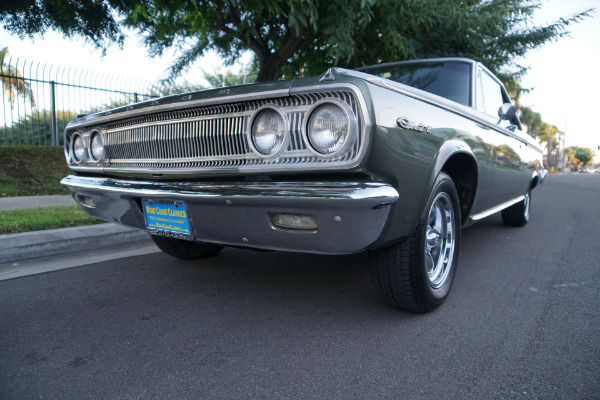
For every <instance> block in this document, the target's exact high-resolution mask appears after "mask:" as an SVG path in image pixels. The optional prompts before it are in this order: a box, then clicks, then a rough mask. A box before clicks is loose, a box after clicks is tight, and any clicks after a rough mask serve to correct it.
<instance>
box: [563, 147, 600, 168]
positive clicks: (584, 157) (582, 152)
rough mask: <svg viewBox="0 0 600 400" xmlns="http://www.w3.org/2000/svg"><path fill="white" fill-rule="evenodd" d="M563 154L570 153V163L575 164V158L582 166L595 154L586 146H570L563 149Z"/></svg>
mask: <svg viewBox="0 0 600 400" xmlns="http://www.w3.org/2000/svg"><path fill="white" fill-rule="evenodd" d="M565 154H568V155H570V157H571V160H570V161H571V164H572V165H576V164H577V160H579V161H580V162H582V163H583V166H584V167H585V166H587V165H589V164H590V163H591V162H592V160H593V159H594V156H595V155H596V154H595V153H594V152H593V151H592V149H590V148H588V147H578V146H571V147H567V148H566V149H565Z"/></svg>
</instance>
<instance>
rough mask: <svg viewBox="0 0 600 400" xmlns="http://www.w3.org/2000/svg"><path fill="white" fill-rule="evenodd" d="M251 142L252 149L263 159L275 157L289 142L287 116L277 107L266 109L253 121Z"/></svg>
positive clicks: (254, 117) (255, 116) (256, 115)
mask: <svg viewBox="0 0 600 400" xmlns="http://www.w3.org/2000/svg"><path fill="white" fill-rule="evenodd" d="M251 126H252V128H251V131H250V139H251V140H250V141H251V145H252V148H253V149H254V150H255V151H256V152H257V153H258V154H259V155H260V156H262V157H273V156H275V155H276V154H277V153H279V152H280V151H281V150H282V149H283V150H285V149H286V148H287V145H288V142H289V134H288V126H287V121H286V118H285V115H284V114H283V112H282V111H281V110H279V109H278V108H277V107H271V106H268V107H265V108H263V109H262V110H260V111H259V112H258V113H257V114H255V115H254V116H253V118H252V121H251Z"/></svg>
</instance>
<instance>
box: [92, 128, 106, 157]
mask: <svg viewBox="0 0 600 400" xmlns="http://www.w3.org/2000/svg"><path fill="white" fill-rule="evenodd" d="M90 156H91V158H92V160H94V161H100V159H102V157H104V136H102V134H101V133H100V132H98V131H94V132H92V136H91V139H90Z"/></svg>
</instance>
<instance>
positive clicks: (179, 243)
mask: <svg viewBox="0 0 600 400" xmlns="http://www.w3.org/2000/svg"><path fill="white" fill-rule="evenodd" d="M150 236H151V237H152V240H154V243H155V244H156V245H157V246H158V248H159V249H161V250H162V251H163V252H164V253H166V254H168V255H170V256H172V257H176V258H180V259H182V260H197V259H200V258H206V257H212V256H214V255H216V254H217V253H219V252H220V251H221V250H222V249H223V246H219V245H216V244H210V243H200V242H189V241H187V240H180V239H173V238H168V237H163V236H154V235H150Z"/></svg>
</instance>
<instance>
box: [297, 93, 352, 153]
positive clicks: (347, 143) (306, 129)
mask: <svg viewBox="0 0 600 400" xmlns="http://www.w3.org/2000/svg"><path fill="white" fill-rule="evenodd" d="M328 104H333V105H335V106H337V107H338V108H339V109H340V110H341V111H342V112H343V113H344V114H345V116H346V120H347V121H348V132H347V133H346V135H345V139H344V141H343V143H342V145H341V146H340V147H339V148H338V149H336V150H334V151H332V152H330V153H324V152H322V151H320V150H319V149H318V148H317V147H316V146H315V145H314V144H313V141H312V140H311V132H310V126H309V125H310V123H311V120H312V117H313V115H314V114H315V112H318V109H319V108H320V107H322V106H325V105H328ZM302 137H303V139H304V142H305V144H306V147H307V149H308V150H309V151H310V152H311V153H313V154H314V155H316V156H317V157H319V158H324V159H330V158H338V157H341V156H342V155H344V154H345V153H346V152H348V150H350V148H351V147H352V146H353V145H354V143H355V142H356V139H357V137H358V121H357V119H356V116H355V115H354V112H353V111H352V109H351V108H350V106H349V105H348V104H346V103H344V102H342V101H340V100H338V99H333V98H328V99H324V100H321V101H319V102H317V103H315V104H313V105H312V107H311V108H310V109H309V110H308V111H307V112H306V114H305V118H304V123H303V124H302Z"/></svg>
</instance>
